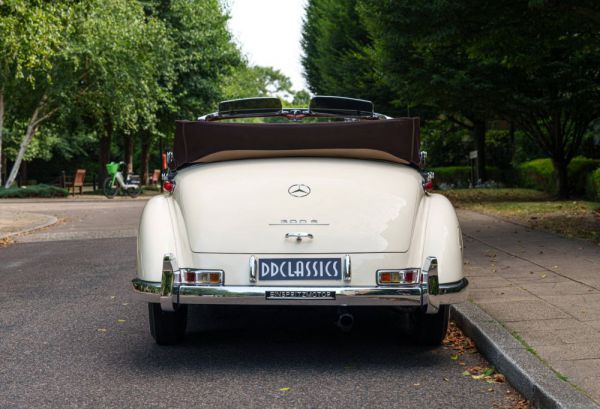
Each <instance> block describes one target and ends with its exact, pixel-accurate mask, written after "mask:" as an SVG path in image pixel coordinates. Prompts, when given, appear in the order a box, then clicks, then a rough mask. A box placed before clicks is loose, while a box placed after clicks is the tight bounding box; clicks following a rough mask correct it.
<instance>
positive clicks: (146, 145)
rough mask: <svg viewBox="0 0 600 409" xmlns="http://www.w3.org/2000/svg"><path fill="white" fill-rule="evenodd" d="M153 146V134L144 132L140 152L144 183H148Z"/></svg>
mask: <svg viewBox="0 0 600 409" xmlns="http://www.w3.org/2000/svg"><path fill="white" fill-rule="evenodd" d="M151 147H152V135H151V134H150V132H146V131H144V132H142V146H141V154H140V173H141V180H142V183H144V184H146V183H148V177H149V176H150V174H149V169H148V163H149V162H150V148H151Z"/></svg>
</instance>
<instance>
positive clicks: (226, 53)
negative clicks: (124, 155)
mask: <svg viewBox="0 0 600 409" xmlns="http://www.w3.org/2000/svg"><path fill="white" fill-rule="evenodd" d="M141 3H143V5H144V9H145V12H146V15H147V16H150V17H155V18H157V19H158V20H160V21H161V22H162V23H163V24H164V26H165V28H166V33H167V38H168V39H169V41H170V43H171V44H172V46H173V50H172V53H171V55H170V57H169V59H170V60H169V61H170V63H171V65H172V74H171V78H170V84H169V86H168V87H167V89H168V90H169V91H168V92H169V95H170V98H169V100H168V103H164V104H162V105H160V106H159V109H158V112H157V113H156V115H157V125H156V127H155V128H153V129H150V130H148V131H147V132H144V133H143V134H142V136H143V138H144V140H143V141H142V150H141V169H142V177H143V179H142V180H145V178H147V173H146V171H145V170H146V169H148V160H149V158H150V151H151V150H152V144H153V143H155V141H156V140H158V139H161V140H162V138H165V137H166V138H167V140H169V139H170V136H171V135H172V134H173V132H174V129H175V120H177V119H196V118H197V117H198V116H200V115H201V114H203V113H205V112H210V111H211V110H214V108H215V107H216V105H217V103H218V101H220V100H222V99H223V94H224V91H223V88H224V84H225V82H226V81H227V80H228V79H229V78H231V75H232V73H233V72H234V70H235V69H236V68H238V67H240V66H242V65H243V61H242V57H241V54H240V51H239V50H238V48H237V47H236V45H235V44H234V43H233V41H232V37H231V33H230V32H229V31H228V29H227V20H228V18H229V16H228V15H227V13H226V12H225V11H224V10H223V7H222V5H221V3H220V2H219V1H218V0H147V1H143V2H141Z"/></svg>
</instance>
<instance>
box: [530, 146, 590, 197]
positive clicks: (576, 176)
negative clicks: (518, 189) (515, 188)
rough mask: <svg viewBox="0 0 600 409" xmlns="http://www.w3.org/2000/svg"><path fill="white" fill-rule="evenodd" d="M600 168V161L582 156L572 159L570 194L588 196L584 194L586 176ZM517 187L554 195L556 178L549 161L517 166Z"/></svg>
mask: <svg viewBox="0 0 600 409" xmlns="http://www.w3.org/2000/svg"><path fill="white" fill-rule="evenodd" d="M598 168H600V159H589V158H585V157H583V156H578V157H576V158H573V160H572V161H571V163H569V167H568V169H567V171H568V178H569V187H570V190H571V193H572V194H575V195H580V196H581V195H584V194H586V195H589V194H588V193H586V190H587V188H586V187H587V186H589V183H588V176H589V175H590V174H591V173H592V172H593V171H594V170H596V169H598ZM519 185H520V186H522V187H527V188H531V189H537V190H542V191H544V192H548V193H552V194H554V193H556V178H555V176H554V166H553V165H552V161H551V160H550V159H535V160H532V161H529V162H525V163H523V164H521V165H520V166H519Z"/></svg>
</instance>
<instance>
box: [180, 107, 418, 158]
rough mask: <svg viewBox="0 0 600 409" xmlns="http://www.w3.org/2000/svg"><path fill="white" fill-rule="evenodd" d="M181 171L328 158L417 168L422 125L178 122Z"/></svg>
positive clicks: (414, 121) (407, 121) (413, 121)
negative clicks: (263, 161)
mask: <svg viewBox="0 0 600 409" xmlns="http://www.w3.org/2000/svg"><path fill="white" fill-rule="evenodd" d="M173 155H174V157H175V161H176V163H177V165H178V167H182V166H185V165H188V164H191V163H209V162H219V161H224V160H235V159H247V158H267V157H290V156H324V157H344V158H357V159H375V160H387V161H391V162H397V163H404V164H412V165H415V166H418V163H419V119H418V118H396V119H383V120H370V121H360V122H316V123H284V124H281V123H260V124H258V123H257V124H255V123H224V122H208V121H177V124H176V133H175V144H174V147H173Z"/></svg>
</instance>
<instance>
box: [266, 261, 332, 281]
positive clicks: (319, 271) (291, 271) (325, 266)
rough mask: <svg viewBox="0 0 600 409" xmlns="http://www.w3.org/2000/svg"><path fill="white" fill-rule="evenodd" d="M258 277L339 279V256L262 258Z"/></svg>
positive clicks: (271, 278)
mask: <svg viewBox="0 0 600 409" xmlns="http://www.w3.org/2000/svg"><path fill="white" fill-rule="evenodd" d="M258 271H259V273H258V274H259V275H258V278H259V279H260V280H261V281H263V280H340V279H341V278H342V259H341V258H262V259H260V260H259V261H258Z"/></svg>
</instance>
